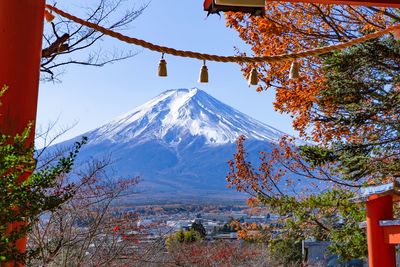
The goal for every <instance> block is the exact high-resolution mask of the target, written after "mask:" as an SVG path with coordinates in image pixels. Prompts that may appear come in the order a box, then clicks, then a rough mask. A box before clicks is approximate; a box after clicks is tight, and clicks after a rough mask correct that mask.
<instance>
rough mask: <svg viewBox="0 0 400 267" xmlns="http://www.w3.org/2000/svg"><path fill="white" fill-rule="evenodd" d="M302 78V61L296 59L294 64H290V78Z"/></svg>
mask: <svg viewBox="0 0 400 267" xmlns="http://www.w3.org/2000/svg"><path fill="white" fill-rule="evenodd" d="M297 78H300V63H299V62H298V61H297V60H295V61H293V62H292V66H290V73H289V79H290V80H292V79H297Z"/></svg>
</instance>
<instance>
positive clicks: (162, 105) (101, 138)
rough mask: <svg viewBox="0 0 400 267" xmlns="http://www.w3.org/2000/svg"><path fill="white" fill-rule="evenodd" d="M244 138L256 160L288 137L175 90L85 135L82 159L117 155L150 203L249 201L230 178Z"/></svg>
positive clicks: (120, 168)
mask: <svg viewBox="0 0 400 267" xmlns="http://www.w3.org/2000/svg"><path fill="white" fill-rule="evenodd" d="M242 134H243V135H245V136H246V137H247V141H246V150H247V152H248V154H249V159H250V160H251V161H254V162H258V157H259V154H258V152H259V151H270V150H271V149H272V144H273V143H276V142H277V141H278V139H279V138H280V137H281V136H282V135H284V133H283V132H280V131H279V130H277V129H274V128H272V127H270V126H268V125H265V124H263V123H261V122H259V121H257V120H255V119H253V118H251V117H249V116H247V115H245V114H243V113H241V112H239V111H237V110H235V109H234V108H232V107H229V106H227V105H226V104H224V103H222V102H220V101H218V100H217V99H215V98H213V97H212V96H210V95H208V94H207V93H205V92H204V91H201V90H199V89H196V88H193V89H176V90H169V91H166V92H164V93H162V94H160V95H159V96H157V97H155V98H153V99H152V100H150V101H149V102H147V103H146V104H144V105H142V106H139V107H137V108H135V109H133V110H132V111H130V112H128V113H126V114H125V115H122V116H120V117H118V118H116V119H115V120H113V121H112V122H110V123H108V124H105V125H103V126H102V127H100V128H97V129H95V130H93V131H90V132H88V133H85V134H83V136H87V137H88V138H89V143H88V144H87V145H85V146H84V147H83V149H82V150H81V151H80V154H79V156H78V159H79V161H80V162H85V161H87V160H88V159H92V158H101V157H104V156H106V157H107V156H110V155H111V157H112V159H113V161H114V162H115V164H114V166H113V168H114V169H115V170H116V171H117V172H118V175H119V176H135V175H139V176H140V177H141V179H142V181H141V183H140V184H139V186H140V194H139V196H140V197H142V198H143V199H145V200H146V201H148V200H149V201H150V200H151V201H154V200H155V199H158V200H160V199H162V200H163V201H165V200H167V201H168V200H171V199H174V200H175V199H183V198H186V199H189V200H194V199H206V200H210V199H211V198H214V199H215V198H218V199H220V198H222V199H230V198H231V199H234V198H237V197H238V196H240V197H241V198H243V194H239V193H237V192H236V191H235V190H230V189H227V184H226V179H225V177H226V174H227V172H228V164H227V161H229V160H230V159H232V158H233V154H234V153H235V152H236V143H235V142H236V139H237V137H238V136H240V135H242ZM79 139H80V137H79V136H78V137H76V138H74V139H71V140H69V141H66V142H63V143H61V144H59V145H60V146H63V145H64V146H69V145H71V143H73V142H74V141H77V140H79ZM151 201H150V202H151Z"/></svg>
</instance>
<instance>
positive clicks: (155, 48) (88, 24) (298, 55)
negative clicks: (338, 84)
mask: <svg viewBox="0 0 400 267" xmlns="http://www.w3.org/2000/svg"><path fill="white" fill-rule="evenodd" d="M46 8H47V9H48V10H50V11H53V12H54V13H56V14H58V15H60V16H62V17H64V18H67V19H70V20H72V21H74V22H76V23H78V24H81V25H84V26H86V27H89V28H92V29H94V30H96V31H98V32H101V33H103V34H105V35H108V36H111V37H113V38H116V39H118V40H120V41H123V42H126V43H129V44H134V45H138V46H141V47H144V48H146V49H149V50H152V51H156V52H160V53H164V54H170V55H174V56H179V57H187V58H195V59H200V60H207V61H216V62H225V63H226V62H235V63H246V62H249V63H259V62H277V61H286V60H295V59H299V58H305V57H309V56H318V55H322V54H326V53H329V52H332V51H335V50H341V49H344V48H347V47H350V46H353V45H356V44H360V43H363V42H366V41H368V40H370V39H374V38H378V37H381V36H383V35H385V34H388V33H390V32H392V31H395V30H400V24H397V25H392V26H389V27H387V28H386V29H384V30H382V31H378V32H375V33H371V34H367V35H364V36H362V37H359V38H354V39H352V40H350V41H347V42H343V43H339V44H335V45H330V46H325V47H320V48H315V49H310V50H305V51H300V52H296V53H291V54H280V55H274V56H264V57H243V56H220V55H212V54H205V53H199V52H194V51H184V50H178V49H174V48H170V47H166V46H161V45H157V44H153V43H150V42H147V41H144V40H141V39H138V38H134V37H129V36H126V35H123V34H121V33H118V32H115V31H112V30H110V29H107V28H104V27H102V26H100V25H98V24H96V23H92V22H89V21H86V20H83V19H81V18H78V17H76V16H74V15H71V14H69V13H67V12H65V11H62V10H60V9H58V8H56V7H54V6H50V5H46Z"/></svg>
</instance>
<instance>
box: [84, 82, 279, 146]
mask: <svg viewBox="0 0 400 267" xmlns="http://www.w3.org/2000/svg"><path fill="white" fill-rule="evenodd" d="M241 134H244V135H245V136H246V137H247V138H249V139H256V140H268V141H270V142H276V141H277V140H278V139H279V137H280V136H282V135H283V133H282V132H280V131H278V130H277V129H274V128H272V127H270V126H268V125H265V124H263V123H261V122H259V121H257V120H255V119H253V118H251V117H249V116H247V115H245V114H243V113H241V112H239V111H237V110H235V109H234V108H232V107H229V106H227V105H226V104H224V103H222V102H220V101H218V100H217V99H215V98H213V97H211V96H210V95H208V94H207V93H205V92H204V91H202V90H199V89H197V88H193V89H176V90H169V91H166V92H164V93H162V94H160V95H159V96H157V97H155V98H153V99H152V100H150V101H149V102H147V103H146V104H144V105H142V106H139V107H137V108H135V109H134V110H132V111H130V112H128V113H127V114H125V115H122V116H120V117H118V118H116V119H115V120H113V121H112V122H110V123H108V124H106V125H104V126H102V127H100V128H99V129H96V130H94V131H92V132H89V133H88V134H87V135H88V136H89V139H91V140H92V142H96V143H98V142H103V141H106V140H107V141H111V142H118V143H120V142H130V141H132V140H133V139H135V140H140V141H141V142H144V141H146V140H148V139H162V140H164V141H166V142H167V143H168V144H171V145H172V144H176V145H177V144H179V143H180V142H182V139H183V138H184V137H186V136H189V135H190V136H202V137H204V138H205V142H206V143H207V144H209V145H220V144H226V143H233V142H235V140H236V139H237V137H238V136H239V135H241Z"/></svg>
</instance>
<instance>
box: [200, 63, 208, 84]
mask: <svg viewBox="0 0 400 267" xmlns="http://www.w3.org/2000/svg"><path fill="white" fill-rule="evenodd" d="M199 83H208V68H207V66H206V61H205V60H204V61H203V66H202V67H201V69H200V75H199Z"/></svg>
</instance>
